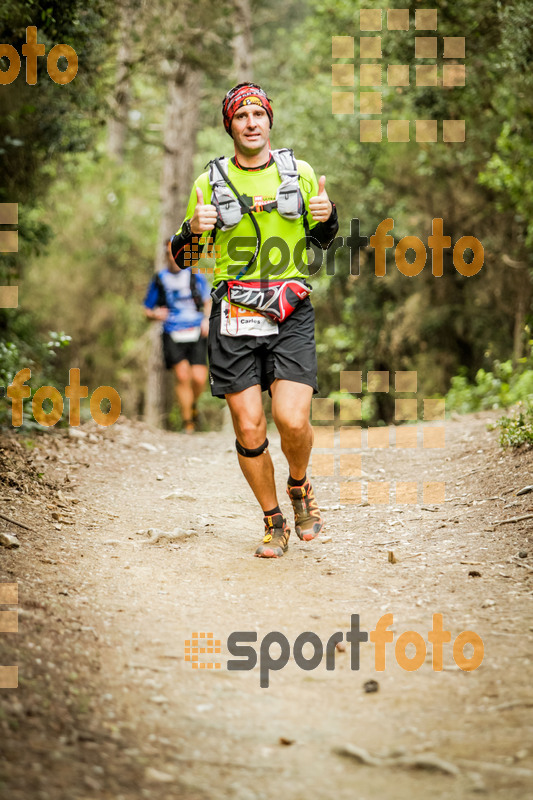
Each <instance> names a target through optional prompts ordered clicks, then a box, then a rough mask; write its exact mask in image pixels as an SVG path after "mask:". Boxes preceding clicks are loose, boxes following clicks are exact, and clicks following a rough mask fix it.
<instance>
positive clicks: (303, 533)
mask: <svg viewBox="0 0 533 800" xmlns="http://www.w3.org/2000/svg"><path fill="white" fill-rule="evenodd" d="M287 494H288V495H289V497H290V498H291V503H292V507H293V509H294V529H295V531H296V535H297V536H298V538H299V539H302V541H304V542H309V541H310V540H311V539H314V538H315V536H318V534H319V533H320V531H321V530H322V528H323V527H324V520H323V519H322V514H321V513H320V509H319V507H318V503H317V501H316V497H315V493H314V491H313V487H312V486H311V483H310V481H308V480H306V481H305V483H304V484H303V486H287Z"/></svg>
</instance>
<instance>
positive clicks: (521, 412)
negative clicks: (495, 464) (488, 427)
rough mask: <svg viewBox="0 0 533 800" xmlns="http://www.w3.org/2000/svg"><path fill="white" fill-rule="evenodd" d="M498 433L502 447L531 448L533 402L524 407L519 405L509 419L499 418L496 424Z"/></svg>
mask: <svg viewBox="0 0 533 800" xmlns="http://www.w3.org/2000/svg"><path fill="white" fill-rule="evenodd" d="M496 424H497V425H498V427H499V428H501V432H500V445H501V446H502V447H520V446H521V445H523V444H525V445H528V446H529V447H532V446H533V401H531V400H529V401H528V402H527V403H526V404H525V405H524V404H523V403H519V404H518V407H517V409H516V410H515V412H514V414H513V415H512V416H511V417H500V419H499V420H498V422H497V423H496Z"/></svg>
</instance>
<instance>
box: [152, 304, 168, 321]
mask: <svg viewBox="0 0 533 800" xmlns="http://www.w3.org/2000/svg"><path fill="white" fill-rule="evenodd" d="M168 314H169V311H168V308H167V307H166V306H158V307H157V308H154V309H152V310H151V311H150V319H157V320H159V322H164V321H165V320H166V318H167V317H168Z"/></svg>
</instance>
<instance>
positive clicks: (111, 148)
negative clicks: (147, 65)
mask: <svg viewBox="0 0 533 800" xmlns="http://www.w3.org/2000/svg"><path fill="white" fill-rule="evenodd" d="M135 16H136V9H135V0H123V2H122V3H121V5H120V23H119V45H118V53H117V73H116V81H115V86H114V90H113V96H112V98H111V103H110V105H111V114H110V117H109V122H108V138H107V151H108V153H109V155H110V156H111V158H114V159H116V160H117V161H118V162H120V163H122V161H123V159H124V148H125V145H126V136H127V133H128V112H129V109H130V101H131V67H132V61H133V58H132V56H133V46H132V38H131V32H132V29H133V25H134V21H135Z"/></svg>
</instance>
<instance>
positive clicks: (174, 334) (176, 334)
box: [169, 328, 201, 343]
mask: <svg viewBox="0 0 533 800" xmlns="http://www.w3.org/2000/svg"><path fill="white" fill-rule="evenodd" d="M200 333H201V330H200V328H183V329H182V330H181V331H171V332H170V334H169V336H170V338H171V339H172V341H173V342H183V343H185V342H197V341H198V339H199V338H200Z"/></svg>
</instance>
